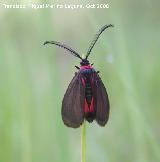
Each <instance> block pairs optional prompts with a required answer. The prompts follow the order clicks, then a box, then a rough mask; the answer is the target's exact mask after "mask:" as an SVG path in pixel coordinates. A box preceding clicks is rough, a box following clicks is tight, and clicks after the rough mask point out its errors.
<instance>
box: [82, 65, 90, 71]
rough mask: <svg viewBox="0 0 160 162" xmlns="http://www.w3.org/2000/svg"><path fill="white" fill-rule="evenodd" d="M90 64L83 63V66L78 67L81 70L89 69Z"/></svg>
mask: <svg viewBox="0 0 160 162" xmlns="http://www.w3.org/2000/svg"><path fill="white" fill-rule="evenodd" d="M91 68H92V66H91V65H84V66H81V67H80V69H81V70H84V69H91Z"/></svg>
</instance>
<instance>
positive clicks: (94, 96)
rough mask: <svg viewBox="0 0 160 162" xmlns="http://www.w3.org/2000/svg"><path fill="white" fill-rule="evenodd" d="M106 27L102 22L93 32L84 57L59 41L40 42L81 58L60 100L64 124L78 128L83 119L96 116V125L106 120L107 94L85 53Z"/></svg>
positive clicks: (90, 118)
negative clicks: (100, 26)
mask: <svg viewBox="0 0 160 162" xmlns="http://www.w3.org/2000/svg"><path fill="white" fill-rule="evenodd" d="M109 27H113V25H112V24H109V25H105V26H103V27H102V28H101V29H100V30H99V31H98V32H97V34H96V35H95V37H94V39H93V40H92V42H91V44H90V46H89V49H88V51H87V54H86V56H85V57H81V56H80V54H79V53H77V52H76V51H75V50H73V49H72V48H71V47H69V46H67V45H65V44H63V43H60V42H57V41H46V42H44V45H46V44H54V45H56V46H59V47H61V48H63V49H65V50H67V51H68V52H69V53H70V54H72V55H73V56H75V57H78V58H79V59H80V60H81V62H80V67H78V66H75V67H76V68H77V69H78V72H76V73H75V76H74V77H73V79H72V81H71V82H70V84H69V86H68V88H67V90H66V93H65V95H64V98H63V101H62V110H61V115H62V120H63V122H64V124H65V125H66V126H68V127H72V128H78V127H80V125H81V124H82V123H83V122H84V120H87V121H88V122H89V123H90V122H92V121H93V120H96V121H97V123H98V124H99V125H100V126H105V124H106V123H107V121H108V118H109V110H110V104H109V99H108V94H107V91H106V88H105V86H104V84H103V82H102V80H101V78H100V76H99V74H98V73H99V71H96V70H95V69H94V68H93V64H90V63H89V61H88V56H89V55H90V53H91V51H92V49H93V47H94V45H95V44H96V42H97V40H98V38H99V37H100V35H101V34H102V32H103V31H105V29H107V28H109Z"/></svg>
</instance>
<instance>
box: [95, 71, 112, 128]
mask: <svg viewBox="0 0 160 162" xmlns="http://www.w3.org/2000/svg"><path fill="white" fill-rule="evenodd" d="M93 95H94V101H95V105H94V106H95V110H96V121H97V123H98V124H99V125H101V126H105V124H106V123H107V121H108V118H109V109H110V105H109V99H108V94H107V91H106V88H105V86H104V84H103V82H102V80H101V78H100V77H99V75H98V74H97V73H95V75H94V90H93Z"/></svg>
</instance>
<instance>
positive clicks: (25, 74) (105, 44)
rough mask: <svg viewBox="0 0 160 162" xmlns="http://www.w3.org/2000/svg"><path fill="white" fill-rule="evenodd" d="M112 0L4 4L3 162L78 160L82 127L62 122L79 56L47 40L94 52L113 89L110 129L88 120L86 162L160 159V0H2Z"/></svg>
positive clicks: (0, 28)
mask: <svg viewBox="0 0 160 162" xmlns="http://www.w3.org/2000/svg"><path fill="white" fill-rule="evenodd" d="M33 2H35V3H39V4H40V3H47V2H48V3H67V4H70V3H74V4H77V3H78V4H79V3H81V4H87V3H91V4H92V3H109V5H110V8H109V9H78V10H70V9H37V10H35V9H4V8H3V6H2V5H1V7H0V46H1V47H0V76H1V77H0V162H75V161H76V162H80V156H81V152H80V151H81V150H80V149H81V148H80V129H71V128H67V127H66V126H64V125H63V122H62V119H61V101H62V98H63V95H64V93H65V90H66V88H67V86H68V84H69V82H70V81H71V79H72V77H73V76H74V72H75V71H76V69H75V67H74V66H75V65H79V62H80V60H78V59H77V58H75V57H72V56H71V55H69V54H68V53H67V52H66V51H64V50H63V49H60V48H57V47H55V46H43V45H42V44H43V42H44V41H46V40H57V41H61V42H64V43H66V44H68V45H70V46H71V47H73V49H75V50H77V51H78V52H80V53H85V52H86V50H87V48H88V45H89V43H90V41H91V40H92V38H93V36H94V34H95V33H96V32H97V30H98V29H99V28H101V27H102V26H103V25H105V24H110V23H112V24H114V25H115V27H114V28H109V29H108V30H107V31H105V32H104V33H103V34H102V35H101V38H100V39H99V41H98V42H97V44H96V46H95V47H94V49H93V51H92V54H91V55H90V62H93V63H94V66H95V68H96V69H97V70H99V71H100V76H101V78H102V79H103V82H104V84H105V86H106V88H107V90H108V93H109V98H110V104H111V111H110V119H109V122H108V124H107V126H106V127H104V128H101V127H99V126H98V125H97V123H96V122H93V123H92V124H87V162H159V161H160V140H159V139H160V126H159V124H160V123H159V119H160V88H159V84H160V46H159V45H160V14H159V5H160V2H159V1H158V0H154V1H151V0H141V1H138V0H134V1H133V0H122V1H116V0H112V1H111V0H110V1H104V0H101V1H100V0H99V1H96V0H95V1H85V2H84V1H80V0H79V1H75V0H72V1H69V2H68V1H33V0H30V1H25V0H23V1H3V3H7V4H13V3H20V4H24V3H27V4H28V3H33Z"/></svg>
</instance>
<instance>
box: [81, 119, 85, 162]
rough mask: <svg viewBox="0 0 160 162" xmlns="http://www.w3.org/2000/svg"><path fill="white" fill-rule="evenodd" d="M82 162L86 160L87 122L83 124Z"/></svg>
mask: <svg viewBox="0 0 160 162" xmlns="http://www.w3.org/2000/svg"><path fill="white" fill-rule="evenodd" d="M81 162H86V122H85V120H84V122H83V124H82V125H81Z"/></svg>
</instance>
